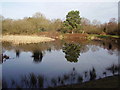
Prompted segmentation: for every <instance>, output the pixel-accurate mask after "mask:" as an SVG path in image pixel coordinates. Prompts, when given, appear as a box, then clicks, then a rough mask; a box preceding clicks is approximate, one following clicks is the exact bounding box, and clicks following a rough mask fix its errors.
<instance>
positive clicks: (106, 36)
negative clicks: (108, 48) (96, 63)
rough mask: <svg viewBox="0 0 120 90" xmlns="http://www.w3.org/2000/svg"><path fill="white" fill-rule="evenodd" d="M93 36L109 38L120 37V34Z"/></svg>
mask: <svg viewBox="0 0 120 90" xmlns="http://www.w3.org/2000/svg"><path fill="white" fill-rule="evenodd" d="M93 36H96V37H98V38H108V37H112V38H120V36H118V35H93Z"/></svg>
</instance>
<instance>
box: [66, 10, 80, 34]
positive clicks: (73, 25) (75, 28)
mask: <svg viewBox="0 0 120 90" xmlns="http://www.w3.org/2000/svg"><path fill="white" fill-rule="evenodd" d="M79 14H80V12H79V11H70V12H68V14H67V15H66V20H65V21H64V29H65V32H70V33H74V32H79V30H80V26H81V25H80V23H81V18H80V15H79Z"/></svg>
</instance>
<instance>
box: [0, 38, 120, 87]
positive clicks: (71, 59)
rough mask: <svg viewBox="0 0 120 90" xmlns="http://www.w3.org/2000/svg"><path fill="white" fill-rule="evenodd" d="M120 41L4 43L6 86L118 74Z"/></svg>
mask: <svg viewBox="0 0 120 90" xmlns="http://www.w3.org/2000/svg"><path fill="white" fill-rule="evenodd" d="M117 43H118V40H110V39H109V40H102V41H83V40H76V41H71V40H62V41H60V40H56V41H54V42H47V43H38V44H27V45H12V44H10V43H3V55H7V56H9V59H4V60H3V63H2V78H3V81H2V82H3V87H7V88H16V87H17V88H19V87H21V88H33V87H34V88H47V87H55V86H61V85H67V84H76V83H83V82H86V81H90V80H94V79H99V78H104V77H106V76H112V75H114V74H118V71H117V69H114V67H116V68H117V67H118V52H119V50H118V48H117Z"/></svg>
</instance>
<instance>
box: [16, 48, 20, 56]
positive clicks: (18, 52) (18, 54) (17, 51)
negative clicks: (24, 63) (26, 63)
mask: <svg viewBox="0 0 120 90" xmlns="http://www.w3.org/2000/svg"><path fill="white" fill-rule="evenodd" d="M16 57H18V58H19V57H20V50H16Z"/></svg>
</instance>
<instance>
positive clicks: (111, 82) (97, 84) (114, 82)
mask: <svg viewBox="0 0 120 90" xmlns="http://www.w3.org/2000/svg"><path fill="white" fill-rule="evenodd" d="M56 88H119V78H118V76H110V77H106V78H103V79H99V80H94V81H89V82H85V83H83V84H74V85H66V86H60V87H56Z"/></svg>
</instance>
